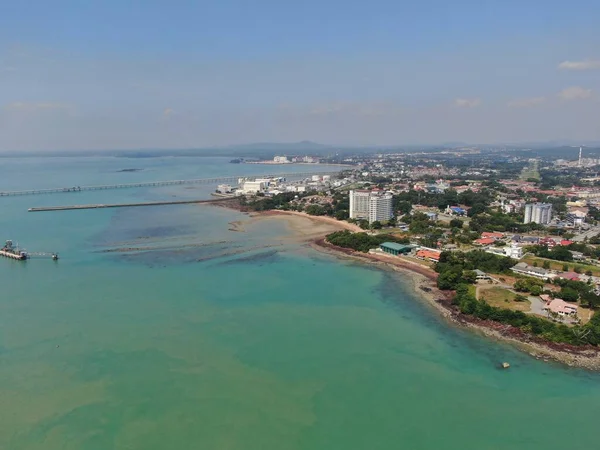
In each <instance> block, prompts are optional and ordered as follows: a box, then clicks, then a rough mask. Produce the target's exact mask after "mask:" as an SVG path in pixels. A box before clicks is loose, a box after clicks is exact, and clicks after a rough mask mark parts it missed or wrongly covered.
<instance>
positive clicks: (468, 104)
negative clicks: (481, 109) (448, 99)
mask: <svg viewBox="0 0 600 450" xmlns="http://www.w3.org/2000/svg"><path fill="white" fill-rule="evenodd" d="M454 105H456V106H457V107H458V108H475V107H477V106H479V105H481V99H480V98H457V99H456V100H454Z"/></svg>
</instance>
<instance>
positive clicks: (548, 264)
mask: <svg viewBox="0 0 600 450" xmlns="http://www.w3.org/2000/svg"><path fill="white" fill-rule="evenodd" d="M542 267H543V268H544V269H549V268H550V261H544V264H542Z"/></svg>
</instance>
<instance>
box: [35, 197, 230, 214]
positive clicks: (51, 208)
mask: <svg viewBox="0 0 600 450" xmlns="http://www.w3.org/2000/svg"><path fill="white" fill-rule="evenodd" d="M231 200H235V197H231V198H219V199H213V200H174V201H160V202H142V203H106V204H104V203H99V204H88V205H64V206H40V207H33V208H29V209H28V211H29V212H43V211H68V210H74V209H100V208H132V207H138V206H164V205H190V204H198V203H223V202H227V201H231Z"/></svg>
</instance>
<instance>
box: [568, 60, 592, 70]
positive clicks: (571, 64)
mask: <svg viewBox="0 0 600 450" xmlns="http://www.w3.org/2000/svg"><path fill="white" fill-rule="evenodd" d="M558 68H559V69H562V70H593V69H600V60H594V59H586V60H583V61H563V62H561V63H560V64H559V65H558Z"/></svg>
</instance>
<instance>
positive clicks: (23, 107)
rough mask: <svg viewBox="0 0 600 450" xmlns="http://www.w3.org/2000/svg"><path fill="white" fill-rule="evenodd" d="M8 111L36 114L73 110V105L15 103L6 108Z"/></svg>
mask: <svg viewBox="0 0 600 450" xmlns="http://www.w3.org/2000/svg"><path fill="white" fill-rule="evenodd" d="M4 109H6V110H8V111H24V112H35V111H44V110H72V109H73V105H68V104H66V103H51V102H38V103H31V102H13V103H9V104H8V105H6V106H5V107H4Z"/></svg>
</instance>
